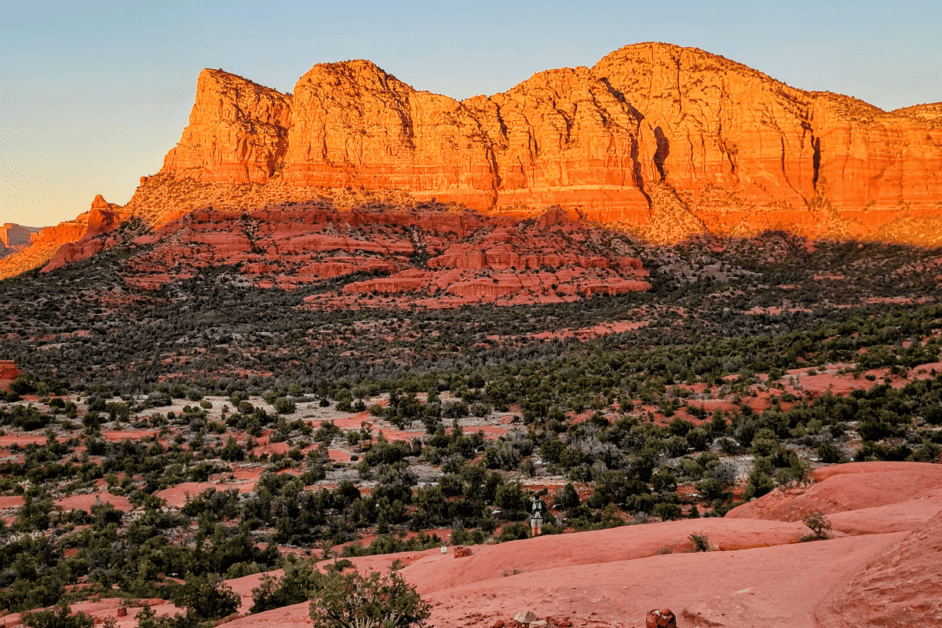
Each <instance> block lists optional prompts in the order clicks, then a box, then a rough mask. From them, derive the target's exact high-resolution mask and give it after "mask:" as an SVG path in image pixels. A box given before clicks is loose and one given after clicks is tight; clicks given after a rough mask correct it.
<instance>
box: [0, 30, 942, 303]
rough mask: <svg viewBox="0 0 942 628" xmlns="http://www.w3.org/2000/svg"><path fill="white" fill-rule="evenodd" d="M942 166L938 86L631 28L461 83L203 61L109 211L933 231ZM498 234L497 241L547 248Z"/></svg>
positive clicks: (57, 233) (61, 231)
mask: <svg viewBox="0 0 942 628" xmlns="http://www.w3.org/2000/svg"><path fill="white" fill-rule="evenodd" d="M940 164H942V103H936V104H926V105H918V106H914V107H908V108H904V109H898V110H896V111H892V112H884V111H881V110H880V109H877V108H875V107H873V106H870V105H868V104H866V103H864V102H861V101H859V100H856V99H854V98H850V97H847V96H841V95H837V94H832V93H828V92H807V91H803V90H800V89H796V88H793V87H790V86H788V85H785V84H783V83H781V82H779V81H776V80H774V79H772V78H770V77H768V76H766V75H764V74H762V73H761V72H758V71H756V70H752V69H750V68H748V67H746V66H743V65H741V64H738V63H735V62H733V61H729V60H727V59H724V58H723V57H719V56H716V55H712V54H709V53H707V52H704V51H702V50H699V49H696V48H681V47H678V46H673V45H668V44H659V43H646V44H637V45H632V46H626V47H624V48H622V49H620V50H617V51H615V52H612V53H611V54H609V55H607V56H606V57H605V58H603V59H602V60H600V61H599V62H598V63H596V64H595V65H594V66H593V67H591V68H586V67H576V68H561V69H556V70H548V71H545V72H539V73H537V74H535V75H533V76H532V77H530V78H529V79H527V80H526V81H523V82H522V83H520V84H519V85H517V86H515V87H513V88H512V89H510V90H508V91H506V92H504V93H498V94H494V95H492V96H489V97H488V96H476V97H473V98H468V99H466V100H463V101H458V100H455V99H452V98H449V97H447V96H441V95H437V94H431V93H429V92H424V91H418V90H416V89H414V88H412V87H411V86H409V85H407V84H406V83H404V82H402V81H400V80H399V79H397V78H396V77H394V76H392V75H390V74H388V73H387V72H385V71H383V70H382V69H381V68H379V67H378V66H376V65H375V64H373V63H371V62H369V61H363V60H357V61H347V62H342V63H326V64H318V65H315V66H314V67H313V68H311V70H310V71H308V72H307V73H306V74H305V75H304V76H303V77H301V79H300V80H299V81H298V83H297V84H296V86H295V89H294V92H293V94H290V95H289V94H282V93H279V92H278V91H276V90H273V89H269V88H266V87H262V86H260V85H257V84H255V83H253V82H251V81H249V80H246V79H243V78H241V77H239V76H236V75H233V74H229V73H227V72H224V71H222V70H204V71H203V72H201V73H200V76H199V79H198V81H197V92H196V100H195V102H194V105H193V109H192V111H191V114H190V121H189V124H188V125H187V127H186V128H185V129H184V131H183V134H182V136H181V138H180V141H179V143H178V144H177V146H176V147H175V148H173V149H172V150H171V151H170V152H169V153H168V154H167V155H166V158H165V159H164V164H163V167H162V169H161V171H160V173H158V175H156V176H151V177H142V179H141V185H140V187H139V188H138V190H137V192H136V193H135V195H134V197H133V198H132V199H131V201H130V202H129V203H128V204H127V205H126V206H125V207H124V208H122V213H120V214H119V215H117V217H116V218H115V220H118V221H120V220H123V219H124V218H125V217H127V216H134V217H136V218H139V219H140V220H141V221H143V222H144V224H146V225H147V226H150V227H160V226H162V225H165V224H168V223H170V222H172V221H173V220H176V219H178V218H181V217H183V216H185V215H187V214H188V213H189V212H192V211H195V210H202V209H206V208H213V209H214V210H220V209H223V210H227V211H228V210H231V211H234V212H239V213H242V212H245V211H252V210H255V209H258V208H263V207H268V206H272V205H278V204H285V203H289V202H294V203H297V202H309V201H316V200H319V199H320V200H323V199H325V198H327V199H329V200H330V202H331V203H332V204H333V205H334V206H336V207H343V206H344V203H342V202H338V199H340V198H341V197H343V196H346V197H347V199H348V200H349V199H359V202H358V203H356V202H354V203H351V204H348V205H353V206H357V205H358V206H363V205H364V203H366V204H368V203H370V202H372V200H366V199H376V198H382V199H383V200H382V202H383V203H387V204H388V203H390V202H393V201H394V202H393V204H398V205H399V206H400V207H414V206H416V205H419V204H422V203H433V202H438V203H454V204H457V205H464V206H467V207H469V208H472V209H477V210H481V211H484V212H486V213H491V214H498V215H502V216H511V217H515V218H527V217H532V216H538V215H540V214H541V213H543V212H544V211H546V209H547V208H550V207H555V206H558V207H560V208H562V210H563V211H564V213H567V214H569V215H571V216H577V217H579V218H580V219H585V220H589V221H594V222H600V223H605V224H612V225H617V226H618V228H620V229H625V230H628V231H630V232H631V233H633V234H635V235H637V236H640V237H643V238H644V239H646V240H647V241H649V242H653V243H675V242H679V241H682V240H685V239H688V238H690V237H693V236H696V235H699V234H703V233H707V232H709V233H713V234H715V235H720V236H741V237H751V236H754V235H756V234H758V233H760V232H762V231H767V230H785V231H789V232H792V233H795V234H797V235H800V236H802V237H805V238H809V239H815V238H833V239H864V240H882V241H888V242H895V243H906V244H917V245H922V246H939V245H942V168H940V167H939V166H940ZM96 202H97V201H96ZM102 202H104V201H102ZM94 209H96V208H94V207H93V210H94ZM97 209H98V210H100V211H102V212H106V211H107V210H108V209H109V208H108V207H104V206H102V207H98V208H97ZM111 209H115V208H111ZM110 220H111V218H109V217H108V216H106V215H104V214H102V215H101V216H97V215H96V216H80V217H79V218H78V219H76V221H70V222H68V223H62V224H61V225H59V226H58V227H55V228H52V230H50V229H46V230H44V231H43V232H42V234H40V235H38V236H36V237H34V239H33V244H32V245H31V246H30V247H29V248H28V250H27V251H21V252H19V253H16V254H14V255H12V256H10V257H8V259H7V260H4V261H3V262H0V278H2V277H6V276H10V275H11V274H16V273H18V272H22V271H23V270H26V269H29V268H35V267H36V266H40V265H43V264H45V263H47V262H48V261H49V260H51V259H52V258H53V256H54V255H55V253H56V251H57V250H58V248H59V247H60V246H62V245H63V244H67V243H72V242H76V241H77V240H79V239H80V238H83V237H85V238H86V239H85V241H84V242H83V243H81V244H79V245H78V246H77V247H71V248H70V249H68V250H66V251H63V253H62V255H61V256H59V257H57V258H56V262H55V263H54V264H53V265H51V266H50V268H55V267H57V266H58V265H61V264H63V263H68V262H69V261H73V260H75V259H81V258H83V257H87V256H88V255H91V254H93V253H94V252H96V251H97V250H100V249H101V248H102V245H101V239H100V238H99V239H97V240H95V241H94V242H90V241H89V240H90V239H93V238H94V235H95V234H92V235H91V236H89V235H88V233H87V232H88V231H89V229H90V227H89V226H88V225H89V224H90V223H89V221H91V222H92V223H95V224H101V225H107V224H109V221H110ZM102 228H106V227H102ZM86 236H87V237H86ZM103 246H107V243H105V244H104V245H103ZM506 249H507V247H505V248H504V250H500V249H499V248H497V249H494V250H492V251H491V252H490V253H489V255H491V256H492V258H493V259H497V257H494V256H498V257H501V256H502V259H505V262H496V263H498V264H510V265H516V264H524V265H526V264H531V263H535V264H539V263H540V262H539V260H522V259H513V254H517V255H519V253H517V252H513V251H508V250H506ZM479 253H481V251H479ZM459 254H460V252H459V251H454V252H452V253H449V255H459ZM10 258H17V259H16V260H13V261H10ZM467 263H471V264H478V263H480V264H485V265H487V264H491V263H492V261H469V262H467ZM403 285H405V284H403ZM376 289H377V290H383V289H385V287H384V286H380V285H377V286H376ZM461 290H463V291H464V292H466V293H467V294H477V293H482V294H483V293H491V292H494V291H495V290H496V291H497V292H501V291H502V290H504V288H489V287H484V286H480V285H478V284H475V283H473V282H472V283H471V284H469V285H467V286H465V287H463V288H461ZM592 290H595V289H594V288H592ZM604 290H605V289H604V288H603V291H604Z"/></svg>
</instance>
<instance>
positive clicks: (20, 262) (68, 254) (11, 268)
mask: <svg viewBox="0 0 942 628" xmlns="http://www.w3.org/2000/svg"><path fill="white" fill-rule="evenodd" d="M125 218H126V212H122V211H121V209H120V207H119V206H118V205H116V204H114V203H109V202H107V201H106V200H105V199H104V198H102V196H101V194H99V195H97V196H96V197H95V199H94V200H93V201H92V205H91V208H90V209H89V210H88V211H87V212H85V213H83V214H79V215H78V216H77V217H76V218H75V220H67V221H65V222H60V223H59V224H58V225H56V226H54V227H46V228H45V229H41V230H39V231H38V233H35V234H33V235H32V237H31V241H30V245H29V246H27V247H24V248H22V249H20V250H18V251H16V252H15V253H14V254H12V255H9V256H7V257H5V258H3V259H0V279H5V278H7V277H12V276H14V275H18V274H20V273H22V272H25V271H27V270H31V269H33V268H38V267H41V266H44V265H46V264H47V263H49V262H50V260H53V259H54V258H55V259H56V260H58V261H57V262H56V265H55V266H53V268H58V267H59V266H62V265H63V264H65V263H68V262H71V261H78V260H79V259H85V258H87V257H90V256H91V255H94V254H95V253H97V252H98V251H100V250H102V248H104V245H102V246H97V247H95V246H92V247H91V248H92V249H94V250H88V251H86V252H85V253H84V254H83V253H80V252H78V251H79V250H84V249H85V248H87V247H85V246H84V245H82V244H76V243H80V242H81V241H82V240H83V238H85V237H86V236H88V238H89V239H90V238H91V237H92V236H96V235H99V234H102V233H105V232H107V231H110V230H111V229H113V228H114V227H116V226H117V225H119V224H120V223H121V222H122V221H123V220H124V219H125Z"/></svg>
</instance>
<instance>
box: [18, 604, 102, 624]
mask: <svg viewBox="0 0 942 628" xmlns="http://www.w3.org/2000/svg"><path fill="white" fill-rule="evenodd" d="M23 623H24V624H26V625H27V626H29V628H92V626H94V625H95V619H94V618H93V617H90V616H89V615H86V614H85V613H76V614H74V615H70V614H69V605H68V604H67V603H66V602H60V603H59V604H58V605H57V606H56V607H55V610H48V611H39V612H35V613H27V614H26V615H24V616H23Z"/></svg>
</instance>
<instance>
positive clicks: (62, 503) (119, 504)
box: [55, 492, 133, 513]
mask: <svg viewBox="0 0 942 628" xmlns="http://www.w3.org/2000/svg"><path fill="white" fill-rule="evenodd" d="M99 503H103V504H111V505H112V506H114V507H115V508H117V509H118V510H122V511H124V512H129V511H130V510H131V509H132V508H133V506H132V505H131V500H129V499H128V498H127V497H121V496H118V495H112V494H111V493H104V492H102V493H89V494H88V495H72V496H71V497H64V498H62V499H57V500H55V504H56V506H59V507H61V508H62V510H64V511H69V510H84V511H85V512H88V513H90V512H91V511H92V506H94V505H95V504H99Z"/></svg>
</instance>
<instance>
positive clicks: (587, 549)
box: [229, 463, 942, 628]
mask: <svg viewBox="0 0 942 628" xmlns="http://www.w3.org/2000/svg"><path fill="white" fill-rule="evenodd" d="M815 479H816V480H817V482H818V483H817V484H815V485H814V486H812V487H809V488H805V489H801V490H798V491H792V492H779V493H777V494H772V495H770V496H766V497H764V498H762V499H761V500H757V501H756V502H753V503H751V504H747V505H745V506H742V507H740V508H738V509H736V510H734V511H732V513H731V514H730V515H728V516H727V517H725V518H722V519H698V520H683V521H676V522H669V523H659V524H650V525H639V526H627V527H621V528H615V529H611V530H604V531H598V532H588V533H581V534H568V535H563V536H545V537H539V538H536V539H530V540H526V541H516V542H512V543H505V544H501V545H489V546H474V547H472V548H471V549H472V552H473V554H472V555H471V556H470V557H467V558H461V559H457V560H456V559H455V558H454V557H453V555H452V551H451V550H449V552H448V553H447V554H445V555H442V554H441V553H440V552H438V550H429V551H426V552H414V553H404V554H396V555H387V556H370V557H363V558H355V559H352V561H353V563H354V564H355V565H356V567H357V568H358V569H359V570H361V571H369V570H372V569H375V570H380V571H385V569H386V568H388V565H389V564H391V563H392V561H393V560H395V559H399V560H400V561H402V562H403V563H404V564H405V565H406V566H405V568H404V569H403V570H402V571H401V573H402V575H403V576H404V577H405V578H406V579H407V580H408V581H409V582H411V583H413V584H414V585H415V586H416V587H417V589H418V590H419V592H420V593H421V594H422V596H423V599H425V600H427V601H429V602H430V603H431V604H432V606H433V608H432V617H431V620H430V625H432V626H440V627H445V626H448V627H451V626H482V627H491V626H493V625H494V624H495V623H496V622H497V621H498V620H503V621H504V622H507V621H508V620H510V619H511V618H512V617H513V616H514V615H515V614H516V613H518V612H520V611H524V610H527V609H530V610H533V611H534V612H535V613H536V615H537V616H538V617H539V618H540V619H546V618H552V619H553V620H556V621H570V622H572V625H573V626H580V627H581V626H592V627H614V626H623V627H629V626H630V627H640V626H643V625H644V619H645V616H646V614H647V612H648V611H649V610H651V609H652V608H664V607H666V608H670V609H671V610H673V611H674V613H675V614H676V615H677V618H678V626H682V627H690V626H742V627H747V626H749V627H752V626H762V627H763V628H775V627H781V628H802V627H808V628H811V627H818V626H820V627H821V628H823V627H824V626H841V627H843V626H847V627H849V626H855V627H857V626H873V627H876V626H912V625H936V624H938V623H939V622H940V619H942V607H940V600H942V584H940V583H942V581H940V580H939V579H938V566H939V564H942V559H940V553H939V552H942V513H939V511H940V509H942V467H938V466H932V465H927V464H919V463H859V464H849V465H841V466H837V467H828V468H826V469H821V470H819V471H818V472H816V473H815ZM809 508H822V509H823V508H829V509H830V512H831V513H832V514H831V515H830V516H831V520H832V523H833V524H834V529H835V530H836V531H837V534H836V536H837V537H838V538H834V539H832V540H829V541H818V542H813V543H797V542H796V541H797V540H798V539H799V537H800V536H802V535H803V534H806V533H807V532H808V529H807V528H806V527H805V526H804V525H803V524H801V523H800V522H799V521H797V520H796V518H797V519H800V514H801V513H804V512H807V511H808V509H809ZM933 511H934V512H933ZM936 513H939V514H936ZM772 519H783V520H780V521H773V520H772ZM784 519H787V521H785V520H784ZM693 532H697V533H702V534H705V535H706V536H707V537H708V538H709V541H710V543H711V545H712V546H714V548H715V549H716V550H717V551H711V552H707V553H690V548H691V541H690V539H689V536H690V534H691V533H693ZM846 535H855V536H846ZM668 550H670V551H672V552H674V553H672V554H670V555H660V554H661V552H666V551H668ZM259 578H260V576H259V575H256V576H250V577H249V578H243V579H240V580H237V581H233V582H232V585H233V588H234V589H235V590H237V592H239V593H240V594H241V595H243V596H250V594H251V589H252V588H253V587H254V586H257V583H258V579H259ZM243 599H244V600H246V599H249V598H248V597H244V598H243ZM246 608H247V606H244V607H243V612H245V609H246ZM307 612H308V608H307V604H299V605H296V606H291V607H287V608H283V609H278V610H276V611H271V612H269V613H262V614H259V615H254V616H251V617H246V618H243V619H238V620H236V621H234V622H232V623H231V624H229V625H231V627H232V628H247V627H248V626H252V627H253V628H258V627H266V626H272V627H274V626H279V627H282V626H302V625H308V624H309V619H308V618H307Z"/></svg>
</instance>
